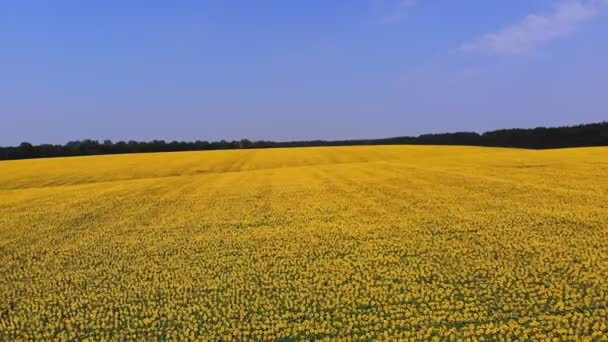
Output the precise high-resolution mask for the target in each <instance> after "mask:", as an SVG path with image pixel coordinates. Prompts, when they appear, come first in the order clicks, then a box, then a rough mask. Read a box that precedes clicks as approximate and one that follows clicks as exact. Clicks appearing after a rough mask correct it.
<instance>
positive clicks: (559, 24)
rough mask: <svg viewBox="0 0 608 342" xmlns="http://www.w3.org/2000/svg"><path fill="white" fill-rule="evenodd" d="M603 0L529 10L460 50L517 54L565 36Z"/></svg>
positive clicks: (575, 0) (574, 1)
mask: <svg viewBox="0 0 608 342" xmlns="http://www.w3.org/2000/svg"><path fill="white" fill-rule="evenodd" d="M605 2H606V1H605V0H569V1H564V2H561V3H559V4H558V5H557V6H556V8H555V9H554V10H553V12H552V13H548V14H542V15H539V14H530V15H528V16H526V17H525V18H524V19H523V20H522V21H520V22H519V23H516V24H514V25H510V26H508V27H505V28H503V29H501V30H499V31H497V32H492V33H487V34H485V35H483V36H481V37H479V38H477V39H475V40H474V41H472V42H469V43H467V44H464V45H462V46H461V48H460V50H462V51H478V52H484V53H493V54H499V55H518V54H522V53H526V52H529V51H531V50H533V49H534V48H536V47H537V46H539V45H541V44H543V43H546V42H549V41H552V40H555V39H558V38H560V37H564V36H567V35H569V34H570V33H572V32H573V31H575V30H576V29H577V28H579V26H580V25H582V24H583V23H584V22H586V21H588V20H589V19H590V18H592V17H594V16H595V15H596V14H598V12H599V10H600V6H601V5H602V4H603V3H605Z"/></svg>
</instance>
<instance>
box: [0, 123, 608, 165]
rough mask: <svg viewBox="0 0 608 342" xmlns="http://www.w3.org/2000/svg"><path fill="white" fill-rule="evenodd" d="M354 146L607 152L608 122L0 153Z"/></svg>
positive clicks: (92, 144) (0, 155)
mask: <svg viewBox="0 0 608 342" xmlns="http://www.w3.org/2000/svg"><path fill="white" fill-rule="evenodd" d="M355 145H470V146H491V147H517V148H530V149H549V148H565V147H585V146H608V121H604V122H600V123H593V124H584V125H577V126H564V127H551V128H545V127H537V128H532V129H501V130H496V131H490V132H485V133H482V134H479V133H475V132H457V133H442V134H424V135H420V136H417V137H394V138H385V139H357V140H332V141H326V140H311V141H282V142H276V141H265V140H260V141H250V140H247V139H243V140H235V141H226V140H222V141H215V142H208V141H200V140H197V141H194V142H185V141H171V142H166V141H164V140H153V141H147V142H146V141H133V140H130V141H127V142H125V141H119V142H112V141H111V140H105V141H102V142H100V141H97V140H90V139H86V140H78V141H70V142H68V143H67V144H65V145H51V144H42V145H32V144H30V143H27V142H23V143H21V144H20V145H19V146H14V147H0V160H10V159H28V158H48V157H69V156H87V155H99V154H119V153H145V152H175V151H202V150H226V149H247V148H277V147H312V146H355Z"/></svg>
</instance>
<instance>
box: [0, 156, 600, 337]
mask: <svg viewBox="0 0 608 342" xmlns="http://www.w3.org/2000/svg"><path fill="white" fill-rule="evenodd" d="M607 336H608V148H580V149H563V150H544V151H533V150H517V149H503V148H481V147H457V146H360V147H320V148H285V149H261V150H259V149H251V150H230V151H203V152H175V153H149V154H125V155H106V156H94V157H73V158H51V159H34V160H19V161H3V162H0V340H3V341H4V340H6V341H9V340H35V341H43V340H44V341H47V340H85V339H90V340H213V341H216V340H218V341H219V340H221V341H243V340H264V341H266V340H268V341H276V340H279V341H290V340H298V341H299V340H332V341H333V340H345V341H363V340H366V341H368V340H386V341H398V340H467V339H468V340H496V339H501V340H506V341H508V340H513V341H516V340H519V341H528V340H547V339H551V340H553V339H558V340H587V341H600V340H606V339H607Z"/></svg>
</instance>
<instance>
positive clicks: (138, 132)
mask: <svg viewBox="0 0 608 342" xmlns="http://www.w3.org/2000/svg"><path fill="white" fill-rule="evenodd" d="M606 37H608V1H605V0H564V1H560V0H508V1H507V0H502V1H498V0H495V1H488V0H463V1H458V2H457V1H439V0H417V1H416V0H358V1H357V0H349V1H331V0H306V1H284V0H283V1H281V0H276V1H270V0H259V1H231V0H221V1H220V0H217V1H178V0H176V1H150V0H146V1H144V0H140V1H136V0H122V1H110V0H106V1H64V0H57V1H28V0H23V1H17V0H13V1H10V0H7V1H2V2H0V119H1V120H0V145H14V144H18V143H20V142H21V141H29V142H32V143H64V142H66V141H68V140H73V139H85V138H92V139H112V140H128V139H134V140H152V139H166V140H173V139H176V140H196V139H201V140H220V139H227V140H232V139H241V138H248V139H252V140H258V139H272V140H300V139H343V138H376V137H390V136H399V135H417V134H421V133H428V132H445V131H485V130H491V129H496V128H507V127H535V126H553V125H564V124H575V123H584V122H594V121H601V120H608V96H606V94H607V93H606V89H608V43H607V41H608V40H607V38H606Z"/></svg>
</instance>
